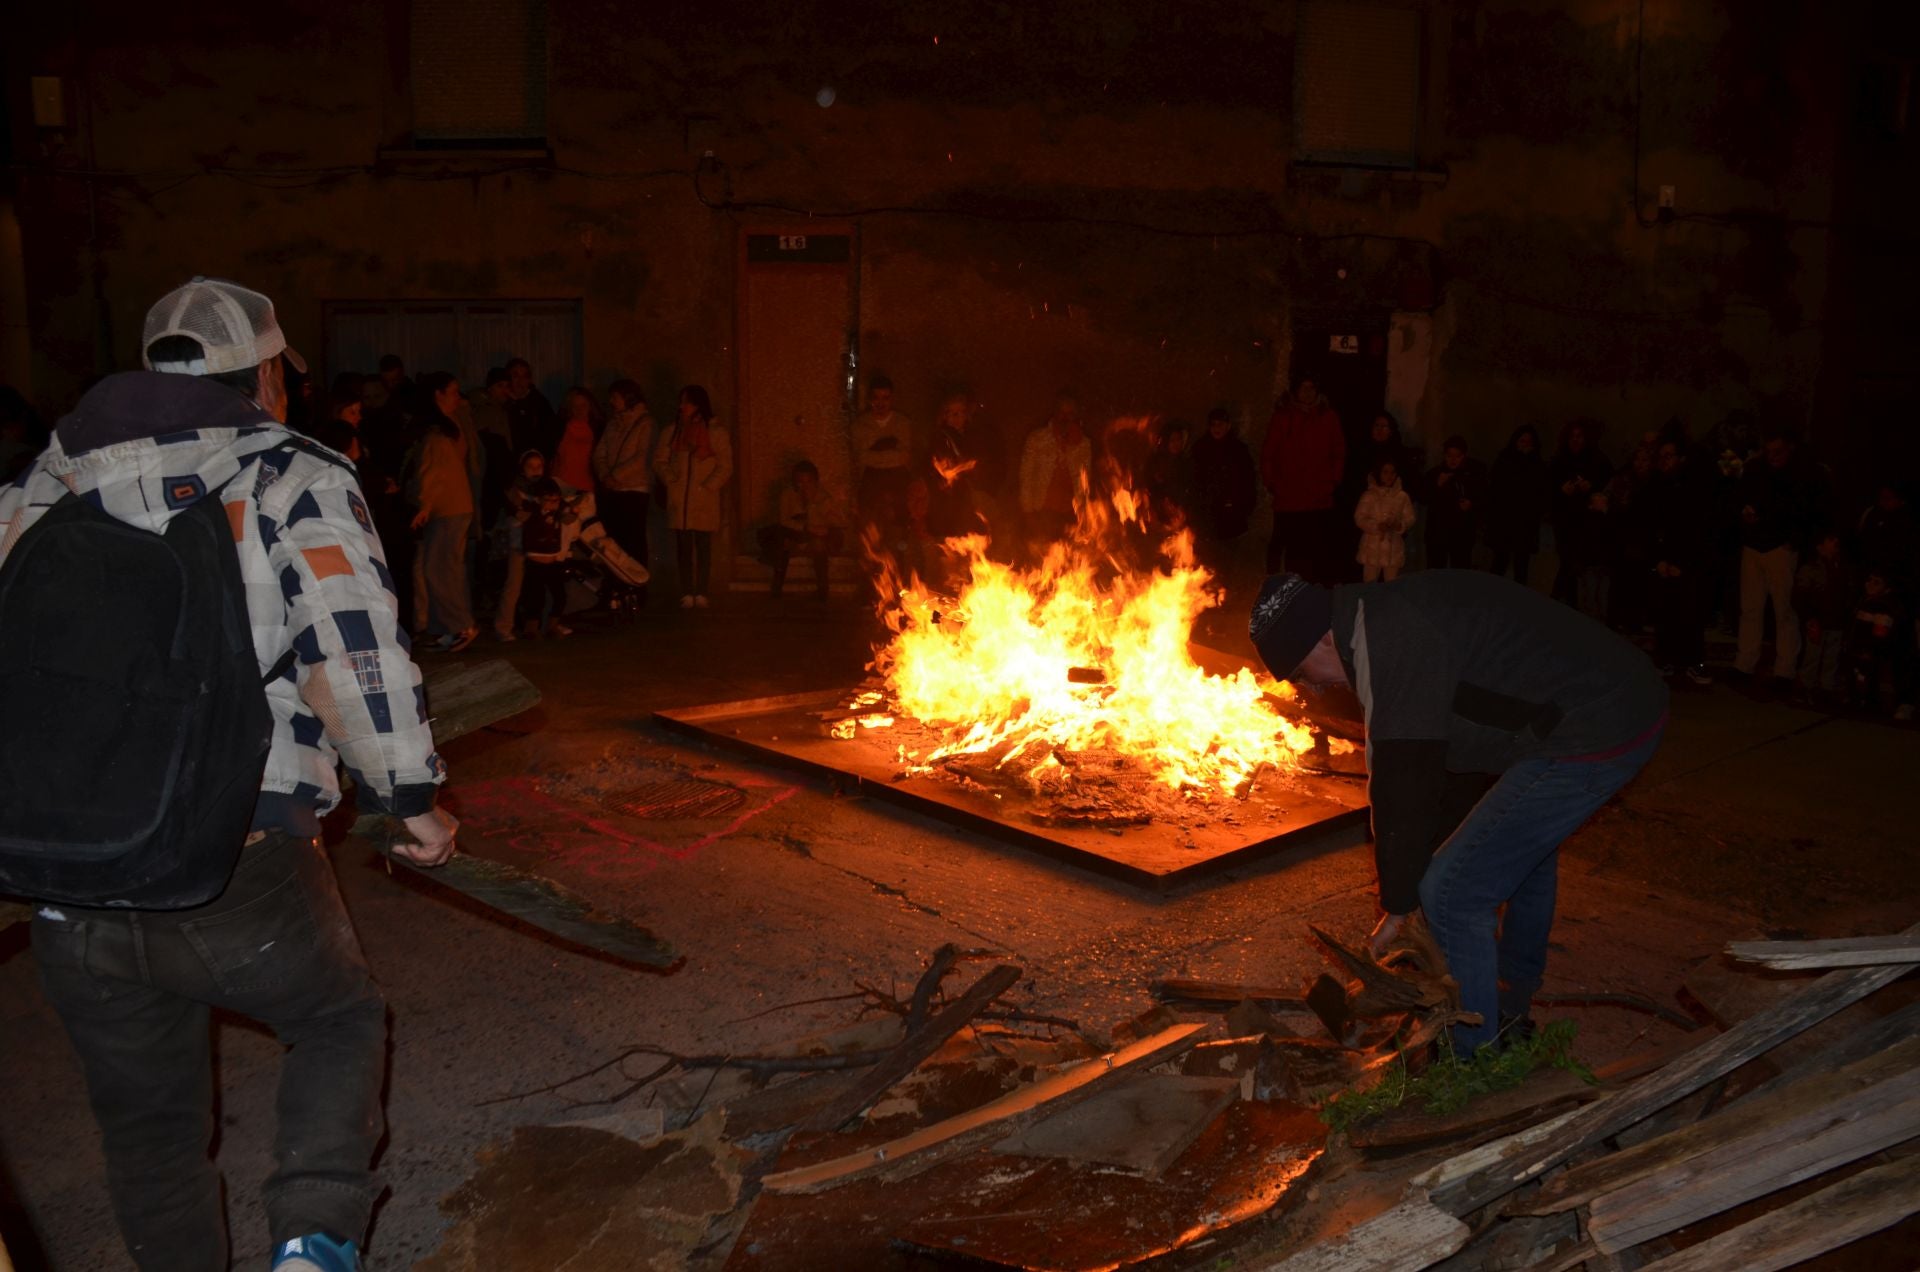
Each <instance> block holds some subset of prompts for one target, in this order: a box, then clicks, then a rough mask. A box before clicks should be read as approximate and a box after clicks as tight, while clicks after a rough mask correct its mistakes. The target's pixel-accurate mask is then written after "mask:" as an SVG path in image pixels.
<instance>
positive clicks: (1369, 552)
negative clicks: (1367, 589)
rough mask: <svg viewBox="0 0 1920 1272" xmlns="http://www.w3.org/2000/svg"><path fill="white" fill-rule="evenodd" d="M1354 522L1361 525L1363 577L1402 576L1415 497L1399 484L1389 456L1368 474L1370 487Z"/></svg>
mask: <svg viewBox="0 0 1920 1272" xmlns="http://www.w3.org/2000/svg"><path fill="white" fill-rule="evenodd" d="M1353 524H1355V525H1356V526H1359V527H1360V551H1359V552H1358V553H1357V554H1356V555H1355V558H1354V559H1355V560H1357V561H1359V562H1360V567H1361V578H1362V581H1364V582H1367V583H1372V582H1375V581H1376V580H1384V581H1387V582H1391V581H1392V580H1394V579H1396V578H1398V577H1400V567H1401V566H1403V565H1405V564H1406V563H1407V531H1409V530H1411V529H1412V528H1413V500H1412V499H1411V498H1410V497H1409V496H1408V495H1407V492H1406V491H1405V490H1403V489H1402V488H1401V486H1400V470H1399V468H1398V467H1396V466H1395V464H1394V462H1393V461H1392V460H1390V459H1387V460H1382V461H1381V462H1380V463H1379V464H1378V465H1377V466H1376V467H1375V468H1374V470H1373V472H1372V473H1371V474H1370V475H1369V476H1368V478H1367V488H1366V490H1365V491H1364V492H1362V494H1361V495H1360V503H1359V505H1358V506H1357V507H1355V508H1354V510H1353Z"/></svg>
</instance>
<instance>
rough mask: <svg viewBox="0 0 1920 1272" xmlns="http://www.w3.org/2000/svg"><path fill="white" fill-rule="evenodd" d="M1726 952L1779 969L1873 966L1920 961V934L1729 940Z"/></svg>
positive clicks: (1740, 958) (1743, 960)
mask: <svg viewBox="0 0 1920 1272" xmlns="http://www.w3.org/2000/svg"><path fill="white" fill-rule="evenodd" d="M1727 953H1729V954H1731V955H1732V956H1733V957H1735V958H1737V959H1739V960H1740V961H1741V962H1743V963H1759V964H1761V965H1763V966H1766V967H1770V968H1772V969H1774V970H1775V971H1780V972H1798V971H1806V970H1809V969H1812V968H1824V967H1873V966H1878V965H1880V964H1885V963H1907V964H1913V963H1920V936H1909V935H1905V934H1902V935H1899V936H1849V937H1843V938H1842V939H1840V940H1836V941H1729V942H1727Z"/></svg>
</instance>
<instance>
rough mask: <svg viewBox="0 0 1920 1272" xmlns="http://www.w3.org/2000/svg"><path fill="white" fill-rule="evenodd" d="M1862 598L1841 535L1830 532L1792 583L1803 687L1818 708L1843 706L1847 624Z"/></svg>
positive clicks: (1833, 531) (1821, 538)
mask: <svg viewBox="0 0 1920 1272" xmlns="http://www.w3.org/2000/svg"><path fill="white" fill-rule="evenodd" d="M1859 595H1860V580H1859V576H1858V575H1857V574H1856V573H1855V572H1854V569H1853V566H1852V565H1851V564H1850V563H1849V562H1848V561H1847V558H1846V555H1845V554H1844V553H1843V552H1842V551H1841V550H1840V532H1839V531H1838V530H1828V531H1826V532H1825V533H1824V534H1822V535H1821V536H1820V539H1819V541H1818V542H1817V543H1816V544H1815V545H1814V549H1813V555H1812V556H1810V557H1809V558H1807V559H1806V560H1805V561H1803V562H1801V563H1800V568H1799V570H1798V571H1797V572H1796V573H1795V575H1794V580H1793V608H1794V612H1795V613H1797V614H1799V615H1800V620H1801V622H1802V624H1803V625H1804V627H1805V631H1806V641H1805V643H1804V644H1803V645H1802V647H1801V648H1802V653H1801V655H1800V687H1801V688H1802V689H1804V690H1805V691H1806V693H1807V695H1808V697H1809V698H1811V699H1812V700H1813V702H1814V705H1816V706H1821V707H1832V706H1837V705H1839V700H1840V699H1841V698H1842V696H1843V695H1842V694H1841V692H1840V664H1841V661H1842V658H1843V656H1844V654H1845V652H1846V647H1847V632H1848V624H1849V622H1850V621H1851V619H1852V613H1853V603H1854V600H1855V599H1856V598H1857V597H1858V596H1859Z"/></svg>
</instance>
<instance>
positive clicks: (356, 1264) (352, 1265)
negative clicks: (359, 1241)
mask: <svg viewBox="0 0 1920 1272" xmlns="http://www.w3.org/2000/svg"><path fill="white" fill-rule="evenodd" d="M273 1272H360V1251H359V1250H357V1249H355V1248H354V1244H353V1242H351V1241H336V1240H334V1239H333V1238H332V1237H329V1236H327V1235H326V1234H325V1233H320V1232H316V1233H314V1234H313V1235H312V1236H306V1237H295V1238H293V1239H292V1240H291V1241H282V1242H281V1243H280V1244H279V1245H277V1246H275V1247H274V1249H273Z"/></svg>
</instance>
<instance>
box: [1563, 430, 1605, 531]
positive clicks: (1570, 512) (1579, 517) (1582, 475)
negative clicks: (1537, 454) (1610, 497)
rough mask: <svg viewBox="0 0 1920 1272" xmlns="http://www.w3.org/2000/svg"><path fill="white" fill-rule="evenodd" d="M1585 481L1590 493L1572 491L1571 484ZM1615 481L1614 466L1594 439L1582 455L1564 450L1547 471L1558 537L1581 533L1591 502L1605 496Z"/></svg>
mask: <svg viewBox="0 0 1920 1272" xmlns="http://www.w3.org/2000/svg"><path fill="white" fill-rule="evenodd" d="M1581 479H1584V480H1585V481H1586V483H1587V489H1585V490H1581V489H1578V488H1577V487H1576V488H1575V489H1574V490H1572V491H1569V490H1567V484H1568V483H1569V482H1577V481H1579V480H1581ZM1612 480H1613V463H1612V461H1611V460H1609V459H1608V458H1607V457H1606V456H1605V455H1602V454H1601V453H1600V448H1599V447H1597V446H1595V445H1594V444H1593V442H1592V440H1591V439H1589V440H1588V442H1587V444H1586V446H1584V447H1583V448H1581V449H1580V450H1578V451H1575V450H1569V449H1568V448H1567V447H1566V446H1564V445H1563V446H1561V448H1560V453H1559V454H1557V455H1555V456H1554V457H1553V463H1552V465H1551V466H1550V467H1549V468H1548V469H1547V489H1548V493H1549V497H1550V498H1551V499H1552V501H1553V502H1552V509H1553V528H1554V533H1555V534H1564V533H1566V532H1568V531H1569V530H1571V531H1574V532H1575V533H1578V527H1579V526H1580V524H1581V523H1582V522H1583V521H1584V520H1585V519H1586V516H1587V513H1588V512H1589V511H1591V508H1592V504H1591V499H1592V497H1593V496H1594V495H1597V494H1603V493H1605V491H1606V489H1607V483H1608V482H1610V481H1612Z"/></svg>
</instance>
